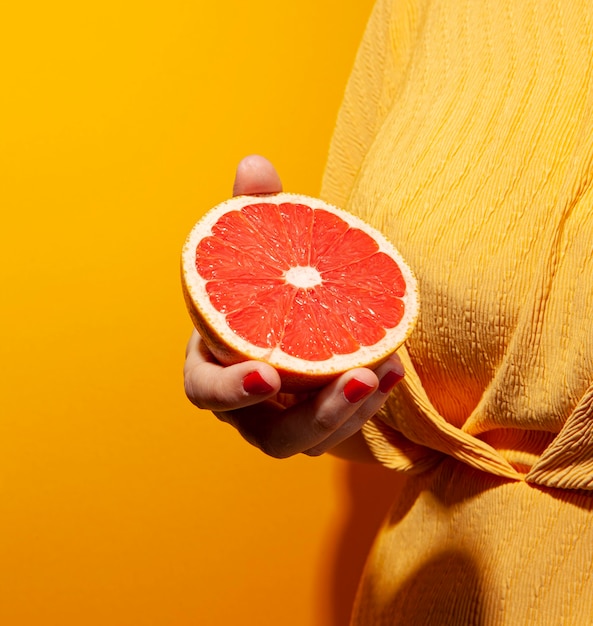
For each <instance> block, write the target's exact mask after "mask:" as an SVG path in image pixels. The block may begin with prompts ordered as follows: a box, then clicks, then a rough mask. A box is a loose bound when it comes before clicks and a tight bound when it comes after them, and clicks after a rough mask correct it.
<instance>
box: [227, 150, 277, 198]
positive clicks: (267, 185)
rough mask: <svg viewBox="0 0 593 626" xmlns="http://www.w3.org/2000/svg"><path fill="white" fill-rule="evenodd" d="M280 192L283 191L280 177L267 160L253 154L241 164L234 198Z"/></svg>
mask: <svg viewBox="0 0 593 626" xmlns="http://www.w3.org/2000/svg"><path fill="white" fill-rule="evenodd" d="M280 191H282V182H281V181H280V176H278V172H276V170H275V169H274V166H273V165H272V164H271V163H270V162H269V161H268V160H267V159H265V158H264V157H262V156H259V155H257V154H253V155H251V156H247V157H245V158H244V159H242V160H241V161H240V162H239V165H238V166H237V173H236V175H235V184H234V185H233V196H242V195H249V196H254V195H257V194H266V193H278V192H280Z"/></svg>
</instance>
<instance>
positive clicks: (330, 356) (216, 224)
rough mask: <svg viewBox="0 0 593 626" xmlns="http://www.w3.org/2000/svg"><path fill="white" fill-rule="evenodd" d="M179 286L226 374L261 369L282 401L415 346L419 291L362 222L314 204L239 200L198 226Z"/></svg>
mask: <svg viewBox="0 0 593 626" xmlns="http://www.w3.org/2000/svg"><path fill="white" fill-rule="evenodd" d="M182 284H183V291H184V295H185V300H186V304H187V307H188V310H189V313H190V315H191V318H192V320H193V322H194V325H195V327H196V328H197V329H198V331H199V332H200V334H201V335H202V337H203V339H204V342H205V343H206V345H207V346H208V348H209V349H210V350H211V351H212V353H213V354H214V356H215V357H216V358H217V359H218V360H219V361H220V362H221V363H223V364H225V365H229V364H232V363H237V362H240V361H244V360H247V359H258V360H263V361H266V362H268V363H270V364H271V365H273V366H274V367H275V368H277V369H278V371H279V373H280V376H281V378H282V381H283V389H284V390H287V391H290V390H293V391H294V390H298V389H310V388H315V387H319V386H322V385H324V384H325V383H327V382H328V381H329V380H331V379H333V378H335V377H336V376H338V375H339V374H341V373H342V372H344V371H346V370H348V369H352V368H354V367H367V366H371V367H372V366H375V365H378V364H379V363H380V362H382V361H383V360H385V359H386V358H387V357H388V356H389V355H390V354H392V353H393V352H394V351H395V350H396V349H397V348H398V347H399V346H400V345H401V344H402V343H403V342H404V341H405V339H406V338H407V336H408V334H409V333H410V331H411V329H412V327H413V325H414V323H415V320H416V317H417V313H418V297H417V289H416V280H415V278H414V276H413V274H412V272H411V271H410V269H409V268H408V266H407V265H406V263H405V262H404V260H403V259H402V257H401V255H400V254H399V252H398V251H397V250H396V249H395V248H394V246H393V245H392V244H391V243H390V242H389V241H387V239H386V238H385V237H384V236H383V235H382V234H381V233H380V232H378V231H377V230H375V229H374V228H372V227H371V226H369V225H368V224H366V223H364V222H363V221H362V220H360V219H358V218H357V217H355V216H353V215H351V214H350V213H347V212H345V211H342V210H341V209H338V208H336V207H334V206H331V205H328V204H326V203H325V202H322V201H321V200H317V199H314V198H310V197H307V196H302V195H296V194H288V193H279V194H275V195H269V196H260V197H256V196H239V197H235V198H232V199H231V200H228V201H226V202H223V203H222V204H220V205H218V206H216V207H215V208H213V209H212V210H211V211H209V212H208V213H206V215H205V216H204V217H203V218H202V219H201V220H200V221H199V222H198V223H197V224H196V225H195V226H194V228H193V229H192V231H191V232H190V234H189V236H188V238H187V240H186V243H185V246H184V248H183V253H182Z"/></svg>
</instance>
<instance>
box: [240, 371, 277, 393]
mask: <svg viewBox="0 0 593 626" xmlns="http://www.w3.org/2000/svg"><path fill="white" fill-rule="evenodd" d="M243 389H245V391H246V392H247V393H251V394H253V395H257V396H259V395H263V394H265V393H270V391H272V389H274V387H272V385H270V383H268V382H266V381H265V380H264V379H263V377H262V375H261V374H260V373H259V372H258V371H257V370H255V372H250V373H249V374H247V376H245V378H244V379H243Z"/></svg>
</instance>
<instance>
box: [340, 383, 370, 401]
mask: <svg viewBox="0 0 593 626" xmlns="http://www.w3.org/2000/svg"><path fill="white" fill-rule="evenodd" d="M372 390H373V387H372V386H371V385H367V384H366V383H363V382H362V381H361V380H357V379H356V378H352V379H351V380H349V381H348V382H347V383H346V386H345V387H344V396H345V398H346V400H348V402H350V403H351V404H356V403H357V402H360V401H361V400H362V399H363V398H364V397H365V396H368V395H369V394H370V393H371V391H372Z"/></svg>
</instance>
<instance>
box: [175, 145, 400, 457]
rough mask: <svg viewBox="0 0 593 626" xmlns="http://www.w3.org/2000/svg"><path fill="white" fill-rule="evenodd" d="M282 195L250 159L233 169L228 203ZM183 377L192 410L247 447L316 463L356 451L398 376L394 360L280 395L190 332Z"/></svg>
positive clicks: (260, 374) (270, 375)
mask: <svg viewBox="0 0 593 626" xmlns="http://www.w3.org/2000/svg"><path fill="white" fill-rule="evenodd" d="M281 190H282V185H281V182H280V178H279V177H278V174H277V173H276V170H275V169H274V168H273V166H272V165H271V164H270V163H269V162H268V161H267V160H266V159H264V158H262V157H258V156H251V157H247V158H245V159H243V160H242V161H241V162H240V163H239V166H238V168H237V175H236V179H235V184H234V187H233V194H234V195H240V194H250V195H255V194H263V193H276V192H279V191H281ZM184 373H185V390H186V394H187V396H188V398H189V399H190V401H191V402H193V403H194V404H195V405H196V406H198V407H200V408H202V409H208V410H210V411H212V412H213V413H214V414H215V415H216V416H217V417H218V418H219V419H220V420H222V421H224V422H227V423H229V424H231V425H232V426H234V427H235V428H236V429H237V430H238V431H239V433H240V434H241V435H242V436H243V438H244V439H246V440H247V441H248V442H249V443H251V444H253V445H255V446H257V447H258V448H260V449H261V450H262V451H263V452H265V453H266V454H268V455H270V456H273V457H276V458H285V457H289V456H292V455H294V454H299V453H304V454H307V455H310V456H317V455H320V454H323V453H324V452H327V451H330V450H334V451H336V450H338V449H339V448H340V447H342V448H344V449H350V450H355V449H358V448H357V447H355V446H352V445H350V444H349V443H348V440H351V439H353V437H354V435H356V434H357V433H359V431H360V429H361V428H362V426H363V425H364V423H365V422H366V421H367V420H368V419H369V418H370V417H372V416H373V415H374V414H375V413H376V412H377V411H378V410H379V409H380V408H381V406H382V405H383V403H384V402H385V400H386V399H387V397H388V396H389V392H390V391H391V389H392V388H393V387H394V385H395V384H397V382H399V380H401V379H402V378H403V374H404V372H403V366H402V364H401V361H400V360H399V358H398V357H397V356H395V355H394V356H392V357H390V358H389V359H388V360H387V361H385V362H384V363H383V364H381V365H380V366H379V367H378V368H377V369H376V370H375V371H372V370H370V369H366V368H358V369H354V370H351V371H348V372H346V373H345V374H343V375H342V376H340V377H339V378H337V379H336V380H334V381H333V382H332V383H330V384H329V385H327V386H326V387H324V388H322V389H320V390H318V391H316V392H312V393H308V394H300V395H298V396H296V395H288V394H281V393H280V376H279V375H278V372H277V371H276V370H275V369H274V368H273V367H271V366H270V365H268V364H266V363H263V362H261V361H245V362H243V363H238V364H236V365H231V366H228V367H224V366H222V365H220V363H218V362H217V361H216V359H215V358H214V357H213V356H212V354H211V353H210V352H209V351H208V349H207V348H206V346H205V345H204V343H203V341H202V339H201V337H200V336H199V334H198V333H197V332H195V331H194V333H193V334H192V336H191V338H190V340H189V343H188V346H187V353H186V362H185V372H184ZM367 454H368V452H367Z"/></svg>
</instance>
